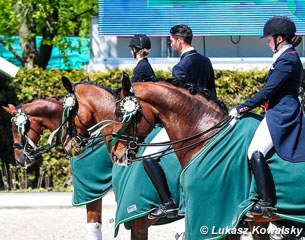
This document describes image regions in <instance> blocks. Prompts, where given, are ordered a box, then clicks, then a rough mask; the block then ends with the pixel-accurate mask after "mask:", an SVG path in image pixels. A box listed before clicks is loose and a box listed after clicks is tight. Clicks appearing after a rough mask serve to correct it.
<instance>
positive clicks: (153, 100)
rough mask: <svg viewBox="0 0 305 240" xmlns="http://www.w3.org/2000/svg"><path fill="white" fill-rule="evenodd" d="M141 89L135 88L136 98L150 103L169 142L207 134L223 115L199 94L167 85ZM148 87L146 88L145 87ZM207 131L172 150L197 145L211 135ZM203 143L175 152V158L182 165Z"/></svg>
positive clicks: (221, 111) (214, 105) (217, 106)
mask: <svg viewBox="0 0 305 240" xmlns="http://www.w3.org/2000/svg"><path fill="white" fill-rule="evenodd" d="M143 85H145V86H144V87H142V88H141V87H140V86H139V87H138V88H137V87H136V86H135V87H134V89H135V94H136V96H137V97H138V98H139V99H141V100H143V101H144V102H146V103H148V104H150V106H151V109H152V111H153V112H154V115H155V116H156V117H157V118H158V119H159V120H160V122H161V123H162V124H163V126H164V127H165V129H166V131H167V133H168V136H169V137H170V140H171V141H178V140H181V139H184V138H187V137H190V136H193V135H195V134H198V133H201V132H203V131H207V130H208V129H210V128H211V127H212V126H214V125H215V124H217V123H218V122H220V121H221V120H222V119H223V118H224V117H225V115H226V113H225V112H224V110H222V109H221V108H220V107H219V105H218V104H216V103H215V102H214V101H212V100H210V101H209V100H207V99H205V98H204V97H203V96H200V95H198V94H197V95H191V94H190V93H189V91H188V90H186V89H182V88H178V87H175V86H172V85H169V84H161V83H160V84H157V83H150V84H143ZM147 85H149V86H147ZM213 133H214V132H209V133H207V134H204V135H202V136H201V137H199V138H196V139H195V140H191V141H187V142H185V143H181V144H175V145H174V146H173V147H174V149H179V148H181V147H183V146H186V145H189V144H191V143H196V142H199V141H200V140H202V139H205V138H207V137H209V136H210V135H212V134H213ZM205 144H207V142H203V143H200V144H198V145H197V146H195V147H193V148H192V149H186V150H182V151H179V152H177V153H176V154H177V157H178V159H179V161H180V164H181V165H182V166H185V164H186V163H187V162H188V161H189V160H190V159H191V158H192V157H193V156H194V155H195V154H196V153H197V152H198V151H199V150H200V149H201V148H202V147H203V146H204V145H205Z"/></svg>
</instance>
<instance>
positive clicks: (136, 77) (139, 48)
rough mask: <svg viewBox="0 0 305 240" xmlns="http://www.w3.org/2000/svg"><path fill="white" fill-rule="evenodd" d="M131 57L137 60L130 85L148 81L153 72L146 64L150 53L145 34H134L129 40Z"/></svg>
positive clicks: (149, 44) (149, 45) (153, 74)
mask: <svg viewBox="0 0 305 240" xmlns="http://www.w3.org/2000/svg"><path fill="white" fill-rule="evenodd" d="M128 47H130V48H131V54H132V56H133V57H134V58H135V59H137V65H136V67H135V68H134V70H133V74H132V75H133V76H132V79H131V82H132V83H135V82H145V81H150V80H152V78H153V77H154V76H155V72H154V70H153V69H152V67H151V65H150V63H149V62H148V58H147V56H148V55H149V53H150V48H151V43H150V39H149V38H148V37H147V36H146V35H145V34H136V35H134V37H133V38H132V39H131V40H130V43H129V46H128Z"/></svg>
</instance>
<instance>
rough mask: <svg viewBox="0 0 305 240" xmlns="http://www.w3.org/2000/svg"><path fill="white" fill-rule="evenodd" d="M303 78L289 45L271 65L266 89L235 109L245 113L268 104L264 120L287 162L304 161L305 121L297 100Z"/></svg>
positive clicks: (296, 54)
mask: <svg viewBox="0 0 305 240" xmlns="http://www.w3.org/2000/svg"><path fill="white" fill-rule="evenodd" d="M302 78H303V66H302V63H301V60H300V58H299V55H298V53H297V52H296V50H295V49H294V48H293V47H292V45H290V47H288V49H286V50H285V51H284V52H283V53H282V54H281V55H280V56H279V57H278V58H277V59H276V60H275V62H274V63H273V65H272V67H271V68H270V70H269V72H268V74H267V76H266V79H265V80H266V84H265V86H264V87H263V88H262V89H261V90H260V91H259V92H258V93H257V94H255V95H254V96H253V97H252V98H250V99H248V100H247V101H246V102H244V103H243V104H241V105H239V106H238V107H237V108H236V110H237V112H238V113H244V112H247V111H249V110H251V109H253V108H255V107H257V106H259V105H261V104H264V103H268V108H267V111H266V116H265V117H266V120H267V125H268V128H269V131H270V134H271V138H272V141H273V144H274V148H275V150H276V152H277V153H278V154H279V155H280V157H282V158H283V159H285V160H287V161H290V162H303V161H305V119H304V115H303V111H302V108H301V104H300V102H299V99H298V96H299V87H300V84H301V81H302Z"/></svg>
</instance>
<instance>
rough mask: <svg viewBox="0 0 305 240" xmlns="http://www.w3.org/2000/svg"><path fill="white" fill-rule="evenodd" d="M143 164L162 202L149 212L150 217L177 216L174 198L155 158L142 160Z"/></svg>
mask: <svg viewBox="0 0 305 240" xmlns="http://www.w3.org/2000/svg"><path fill="white" fill-rule="evenodd" d="M143 165H144V168H145V171H146V172H147V175H148V176H149V178H150V180H151V182H152V183H153V185H154V187H155V188H156V190H157V192H158V194H159V196H160V198H161V200H162V203H161V204H160V206H159V208H157V209H156V210H154V211H153V212H151V213H150V217H152V218H162V217H167V218H175V217H177V213H178V207H177V206H176V204H175V201H174V199H173V198H172V196H171V193H170V191H169V188H168V184H167V181H166V176H165V174H164V171H163V169H162V168H161V166H160V164H159V163H158V159H157V158H149V159H147V160H144V161H143Z"/></svg>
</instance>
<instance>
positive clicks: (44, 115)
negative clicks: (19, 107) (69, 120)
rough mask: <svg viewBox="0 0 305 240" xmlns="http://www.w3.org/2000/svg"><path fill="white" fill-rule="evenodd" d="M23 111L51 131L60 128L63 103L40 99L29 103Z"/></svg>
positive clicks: (53, 99) (51, 99) (50, 99)
mask: <svg viewBox="0 0 305 240" xmlns="http://www.w3.org/2000/svg"><path fill="white" fill-rule="evenodd" d="M23 108H24V109H23V111H24V112H25V113H26V114H28V115H30V116H32V117H34V118H36V119H37V120H38V121H39V122H40V124H41V125H42V126H43V127H44V128H46V129H49V130H50V131H54V130H55V129H56V128H58V126H59V124H60V120H61V115H62V112H63V106H62V101H60V100H57V99H55V98H48V99H38V100H35V101H33V102H31V103H27V104H25V105H24V107H23Z"/></svg>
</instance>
